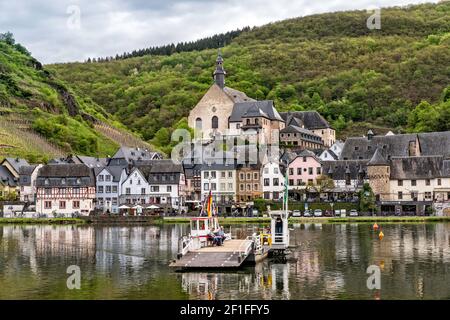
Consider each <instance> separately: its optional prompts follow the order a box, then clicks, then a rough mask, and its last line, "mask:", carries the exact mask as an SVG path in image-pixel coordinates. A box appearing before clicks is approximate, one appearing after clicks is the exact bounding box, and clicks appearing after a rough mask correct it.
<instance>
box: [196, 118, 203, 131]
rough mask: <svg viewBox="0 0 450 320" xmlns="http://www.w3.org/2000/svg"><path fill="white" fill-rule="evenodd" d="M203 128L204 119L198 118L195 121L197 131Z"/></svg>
mask: <svg viewBox="0 0 450 320" xmlns="http://www.w3.org/2000/svg"><path fill="white" fill-rule="evenodd" d="M201 128H202V119H201V118H197V119H195V129H201Z"/></svg>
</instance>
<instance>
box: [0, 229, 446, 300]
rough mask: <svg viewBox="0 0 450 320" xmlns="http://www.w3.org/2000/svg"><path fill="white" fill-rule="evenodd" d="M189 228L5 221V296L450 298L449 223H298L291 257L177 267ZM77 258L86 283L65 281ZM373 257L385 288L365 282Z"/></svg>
mask: <svg viewBox="0 0 450 320" xmlns="http://www.w3.org/2000/svg"><path fill="white" fill-rule="evenodd" d="M187 228H188V225H186V224H164V225H161V226H92V225H90V226H72V225H69V226H67V225H64V226H51V225H45V226H44V225H34V226H29V225H3V226H0V299H450V223H424V224H398V223H397V224H384V225H382V228H383V232H384V234H385V237H384V239H383V240H381V241H380V240H379V239H378V237H377V233H376V232H374V231H373V230H372V228H371V225H370V224H364V223H358V224H357V223H348V224H313V223H309V224H294V225H292V226H291V231H290V232H291V244H292V245H293V246H294V247H293V248H292V253H291V255H290V257H289V259H288V261H287V262H286V263H272V262H271V261H269V260H266V261H264V262H262V263H259V264H258V265H256V266H255V267H246V268H244V269H242V270H239V271H233V272H209V271H207V272H188V273H176V272H173V271H172V270H170V269H169V267H168V264H169V262H170V260H171V259H174V257H175V255H176V252H177V247H178V238H179V237H180V236H181V235H182V234H184V233H186V231H187ZM226 228H227V229H228V228H229V227H226ZM231 229H232V233H233V234H234V235H238V236H239V237H244V236H245V235H250V234H251V233H252V232H254V231H256V230H257V229H258V226H257V225H251V224H247V225H238V226H232V227H231ZM71 265H75V266H78V267H79V268H80V269H79V270H80V272H81V287H80V289H73V290H69V289H68V288H67V285H66V281H67V278H68V277H69V276H70V274H68V273H67V268H68V267H69V266H71ZM370 265H375V266H377V267H379V270H380V271H381V276H380V279H381V283H380V285H381V288H380V289H379V290H377V289H368V287H367V284H366V282H367V278H368V277H369V276H370V274H367V273H366V271H367V267H369V266H370Z"/></svg>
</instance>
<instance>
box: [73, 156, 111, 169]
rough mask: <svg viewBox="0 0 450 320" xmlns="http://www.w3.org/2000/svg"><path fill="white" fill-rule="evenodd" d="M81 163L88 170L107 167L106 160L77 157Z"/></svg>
mask: <svg viewBox="0 0 450 320" xmlns="http://www.w3.org/2000/svg"><path fill="white" fill-rule="evenodd" d="M77 158H78V159H79V160H80V162H81V163H83V164H85V165H87V166H88V167H90V168H101V167H104V166H106V165H108V161H109V159H108V158H96V157H85V156H77Z"/></svg>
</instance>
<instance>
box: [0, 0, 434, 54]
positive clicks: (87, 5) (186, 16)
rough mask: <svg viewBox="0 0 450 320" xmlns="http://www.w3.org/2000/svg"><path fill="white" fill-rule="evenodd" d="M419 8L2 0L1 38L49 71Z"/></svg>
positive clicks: (253, 0) (320, 0)
mask: <svg viewBox="0 0 450 320" xmlns="http://www.w3.org/2000/svg"><path fill="white" fill-rule="evenodd" d="M421 2H432V1H420V0H378V1H376V0H356V1H349V0H309V1H306V0H130V1H126V0H69V1H67V0H51V1H42V0H0V32H5V31H11V32H13V33H14V35H15V38H16V40H17V42H20V43H22V44H23V45H25V46H26V47H27V48H28V49H29V50H30V51H31V52H32V54H33V56H34V57H36V58H37V59H38V60H40V61H42V62H43V63H52V62H67V61H84V60H85V59H87V58H88V57H98V56H114V55H115V54H116V53H122V52H124V51H132V50H134V49H140V48H146V47H150V46H155V45H162V44H167V43H172V42H173V43H176V42H180V41H190V40H196V39H199V38H202V37H206V36H210V35H213V34H215V33H221V32H226V31H230V30H234V29H237V28H242V27H244V26H255V25H262V24H266V23H268V22H273V21H277V20H282V19H286V18H292V17H299V16H305V15H310V14H314V13H322V12H332V11H341V10H348V9H368V8H373V7H385V6H393V5H406V4H414V3H421ZM434 2H437V1H434Z"/></svg>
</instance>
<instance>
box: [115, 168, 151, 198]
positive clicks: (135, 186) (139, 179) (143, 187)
mask: <svg viewBox="0 0 450 320" xmlns="http://www.w3.org/2000/svg"><path fill="white" fill-rule="evenodd" d="M149 190H150V185H149V184H148V182H147V179H146V178H145V176H144V174H143V173H142V172H141V171H140V170H139V169H138V168H134V169H132V170H131V172H130V174H129V175H128V177H126V178H125V179H124V180H123V182H122V184H121V186H120V196H119V203H120V204H126V205H136V204H141V205H142V204H147V203H149V199H148V194H149Z"/></svg>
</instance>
